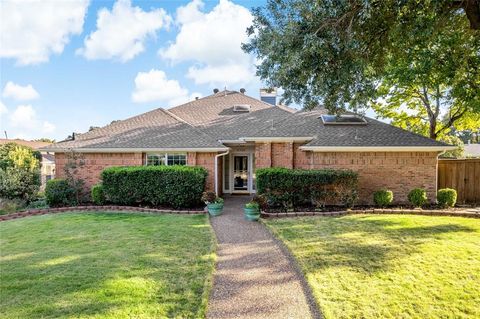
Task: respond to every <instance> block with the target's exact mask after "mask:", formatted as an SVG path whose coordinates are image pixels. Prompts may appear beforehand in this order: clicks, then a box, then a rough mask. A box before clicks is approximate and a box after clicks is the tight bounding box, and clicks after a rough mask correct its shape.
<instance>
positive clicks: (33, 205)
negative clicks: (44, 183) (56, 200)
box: [27, 198, 49, 209]
mask: <svg viewBox="0 0 480 319" xmlns="http://www.w3.org/2000/svg"><path fill="white" fill-rule="evenodd" d="M48 207H49V206H48V204H47V200H46V199H45V198H39V199H36V200H34V201H32V202H30V203H29V204H28V207H27V208H29V209H40V208H48Z"/></svg>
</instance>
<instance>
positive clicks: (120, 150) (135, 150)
mask: <svg viewBox="0 0 480 319" xmlns="http://www.w3.org/2000/svg"><path fill="white" fill-rule="evenodd" d="M38 150H39V151H42V152H53V153H64V152H71V151H74V152H79V153H148V152H199V153H201V152H208V153H210V152H221V151H226V150H228V148H227V147H210V148H203V147H183V148H56V147H55V148H48V147H45V148H39V149H38Z"/></svg>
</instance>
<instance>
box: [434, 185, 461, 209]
mask: <svg viewBox="0 0 480 319" xmlns="http://www.w3.org/2000/svg"><path fill="white" fill-rule="evenodd" d="M437 202H438V204H439V205H440V206H442V207H453V206H455V204H456V203H457V191H456V190H454V189H453V188H442V189H439V190H438V192H437Z"/></svg>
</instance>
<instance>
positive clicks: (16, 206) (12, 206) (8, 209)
mask: <svg viewBox="0 0 480 319" xmlns="http://www.w3.org/2000/svg"><path fill="white" fill-rule="evenodd" d="M26 205H27V203H26V202H25V201H24V200H22V199H20V198H13V199H7V198H1V197H0V215H4V214H11V213H15V212H17V211H19V210H21V209H23V208H25V207H26Z"/></svg>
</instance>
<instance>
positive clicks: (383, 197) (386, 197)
mask: <svg viewBox="0 0 480 319" xmlns="http://www.w3.org/2000/svg"><path fill="white" fill-rule="evenodd" d="M373 202H374V203H375V205H377V206H380V207H387V206H388V205H390V204H391V203H392V202H393V192H392V191H390V190H388V189H381V190H379V191H376V192H375V193H373Z"/></svg>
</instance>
